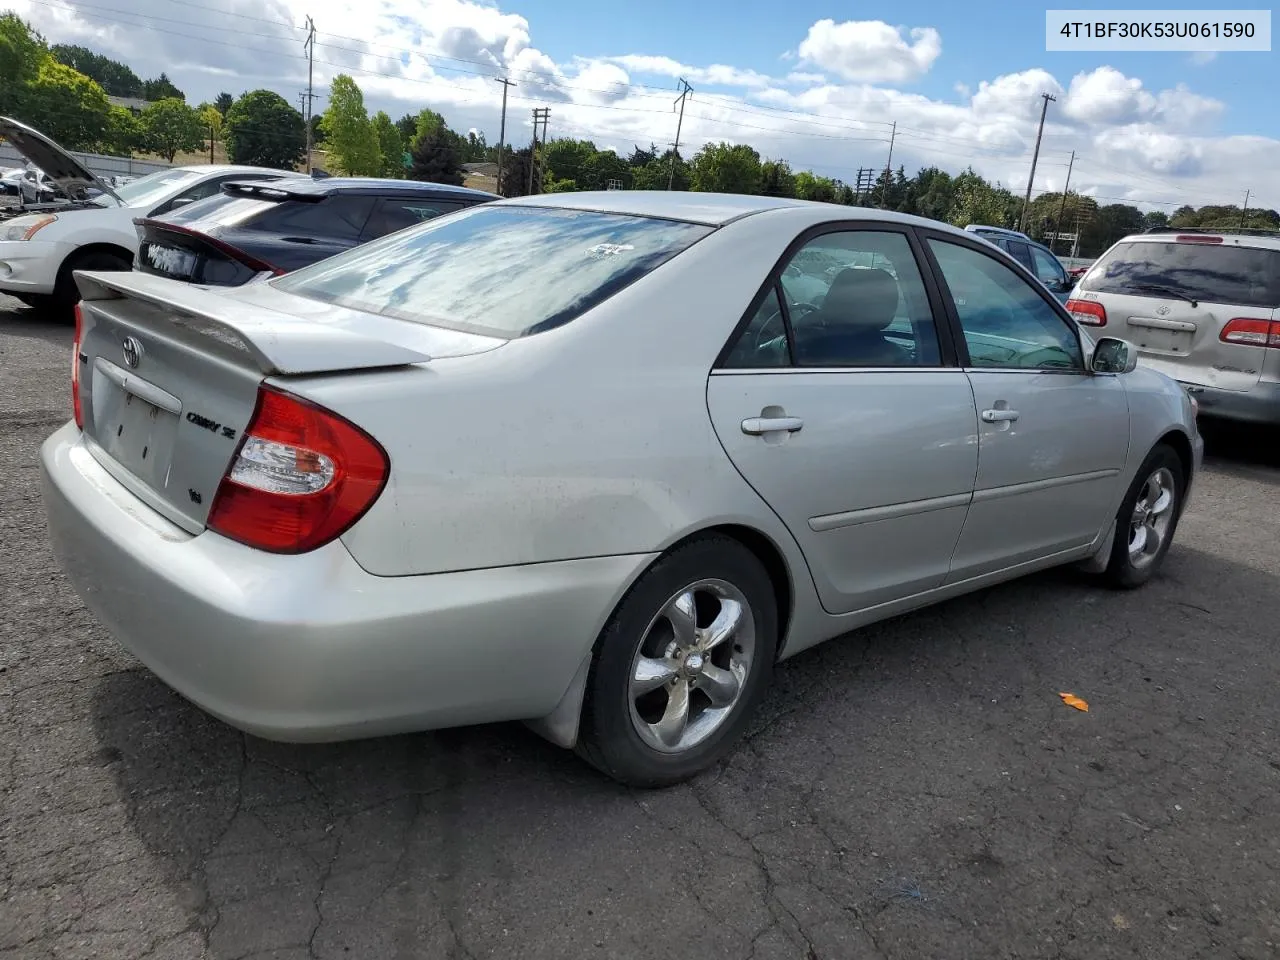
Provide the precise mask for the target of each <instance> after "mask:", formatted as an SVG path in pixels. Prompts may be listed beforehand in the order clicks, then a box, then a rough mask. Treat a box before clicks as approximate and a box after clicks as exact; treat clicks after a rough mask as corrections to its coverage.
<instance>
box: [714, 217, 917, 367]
mask: <svg viewBox="0 0 1280 960" xmlns="http://www.w3.org/2000/svg"><path fill="white" fill-rule="evenodd" d="M778 285H779V288H780V289H781V293H782V299H783V301H784V304H785V308H786V315H787V318H788V319H789V320H790V325H791V331H790V333H791V344H790V347H791V356H792V357H793V358H794V361H795V363H796V365H797V366H802V367H919V366H937V365H938V364H939V363H940V362H941V360H940V353H939V349H938V335H937V331H936V329H935V327H934V322H933V313H932V311H931V309H930V307H929V298H928V295H927V294H926V292H925V286H924V280H923V279H922V277H921V275H920V267H919V265H918V264H917V263H916V258H915V254H914V253H913V252H912V250H911V244H910V242H909V241H908V240H907V237H906V235H905V234H902V233H893V232H888V231H884V232H881V231H876V230H848V231H839V232H834V233H825V234H821V235H819V236H817V237H814V238H813V239H812V240H810V241H809V242H808V243H806V244H804V246H802V247H801V248H800V249H799V250H797V251H796V253H795V254H794V255H793V256H792V258H791V260H790V261H789V262H788V263H787V264H786V266H785V267H783V270H782V274H781V276H780V278H779V284H778ZM768 304H769V301H768V300H766V302H765V307H767V306H768ZM765 307H762V308H761V309H762V310H764V309H765ZM782 333H784V329H783V327H782V325H781V319H780V318H778V319H773V318H772V315H770V316H768V317H762V316H757V317H756V318H753V321H752V322H751V323H750V324H749V325H748V327H747V329H746V330H744V331H743V333H742V334H741V335H740V336H739V340H738V342H737V343H735V344H734V345H733V346H732V348H731V349H730V353H729V359H730V360H731V361H735V362H736V363H737V364H738V365H739V366H745V367H758V366H777V365H778V364H779V362H780V361H779V357H780V356H786V354H785V352H783V353H780V352H779V341H778V339H777V338H778V336H779V335H780V334H782ZM748 339H749V340H750V341H751V342H750V343H747V342H745V341H747V340H748ZM752 351H754V354H755V355H752Z"/></svg>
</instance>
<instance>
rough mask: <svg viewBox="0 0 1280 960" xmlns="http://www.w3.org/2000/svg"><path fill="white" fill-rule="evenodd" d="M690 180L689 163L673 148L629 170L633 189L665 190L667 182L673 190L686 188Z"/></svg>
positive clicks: (688, 187)
mask: <svg viewBox="0 0 1280 960" xmlns="http://www.w3.org/2000/svg"><path fill="white" fill-rule="evenodd" d="M673 168H674V171H673ZM673 173H674V176H673ZM691 180H692V173H691V171H690V169H689V164H688V163H686V162H685V160H684V158H683V157H681V156H680V154H678V153H676V152H675V151H674V150H668V151H667V152H666V153H664V154H663V155H662V156H661V157H658V158H657V159H655V160H650V161H649V162H648V163H646V164H645V165H644V166H642V167H633V168H632V170H631V188H632V189H633V190H666V189H667V184H668V183H670V184H671V189H673V190H688V189H690V182H691Z"/></svg>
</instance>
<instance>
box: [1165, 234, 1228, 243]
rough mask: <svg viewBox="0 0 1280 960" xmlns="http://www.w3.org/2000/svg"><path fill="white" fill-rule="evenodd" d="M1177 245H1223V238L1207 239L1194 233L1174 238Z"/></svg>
mask: <svg viewBox="0 0 1280 960" xmlns="http://www.w3.org/2000/svg"><path fill="white" fill-rule="evenodd" d="M1173 239H1174V241H1175V242H1177V243H1221V242H1222V238H1221V237H1206V236H1202V235H1200V234H1194V233H1180V234H1178V235H1177V236H1176V237H1174V238H1173Z"/></svg>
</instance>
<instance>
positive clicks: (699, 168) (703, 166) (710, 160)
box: [690, 143, 760, 193]
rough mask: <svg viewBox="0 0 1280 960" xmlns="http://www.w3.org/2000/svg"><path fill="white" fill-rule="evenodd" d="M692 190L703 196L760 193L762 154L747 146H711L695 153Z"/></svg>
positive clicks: (717, 144) (725, 144)
mask: <svg viewBox="0 0 1280 960" xmlns="http://www.w3.org/2000/svg"><path fill="white" fill-rule="evenodd" d="M690 166H691V167H692V171H691V174H692V175H691V180H692V188H693V189H694V190H697V191H701V192H703V193H759V192H760V154H758V153H756V151H755V150H753V149H752V148H751V147H749V146H747V145H746V144H745V143H739V144H736V145H731V144H728V143H709V144H707V145H706V146H705V147H703V148H702V149H701V150H699V151H698V152H697V153H696V154H694V157H693V162H692V163H691V164H690Z"/></svg>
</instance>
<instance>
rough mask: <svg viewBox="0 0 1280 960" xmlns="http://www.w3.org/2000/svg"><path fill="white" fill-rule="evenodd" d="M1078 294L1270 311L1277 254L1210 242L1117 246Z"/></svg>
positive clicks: (1279, 267)
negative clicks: (1179, 300)
mask: <svg viewBox="0 0 1280 960" xmlns="http://www.w3.org/2000/svg"><path fill="white" fill-rule="evenodd" d="M1082 289H1086V290H1089V291H1091V292H1095V293H1118V294H1128V295H1130V296H1137V297H1166V298H1167V297H1170V296H1173V297H1189V298H1191V299H1192V300H1203V301H1206V302H1208V303H1229V304H1234V305H1236V306H1244V307H1262V308H1266V309H1273V308H1275V307H1277V306H1280V250H1260V249H1258V248H1256V247H1237V246H1229V245H1227V244H1210V243H1176V242H1169V243H1159V242H1150V241H1134V242H1128V243H1121V244H1118V245H1117V246H1116V247H1114V248H1113V249H1112V250H1111V252H1110V253H1108V254H1105V255H1104V256H1103V257H1102V259H1101V260H1099V261H1098V262H1097V263H1096V264H1095V265H1094V267H1093V269H1092V270H1090V271H1089V275H1088V279H1087V281H1086V282H1085V285H1084V287H1083V288H1082Z"/></svg>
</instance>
